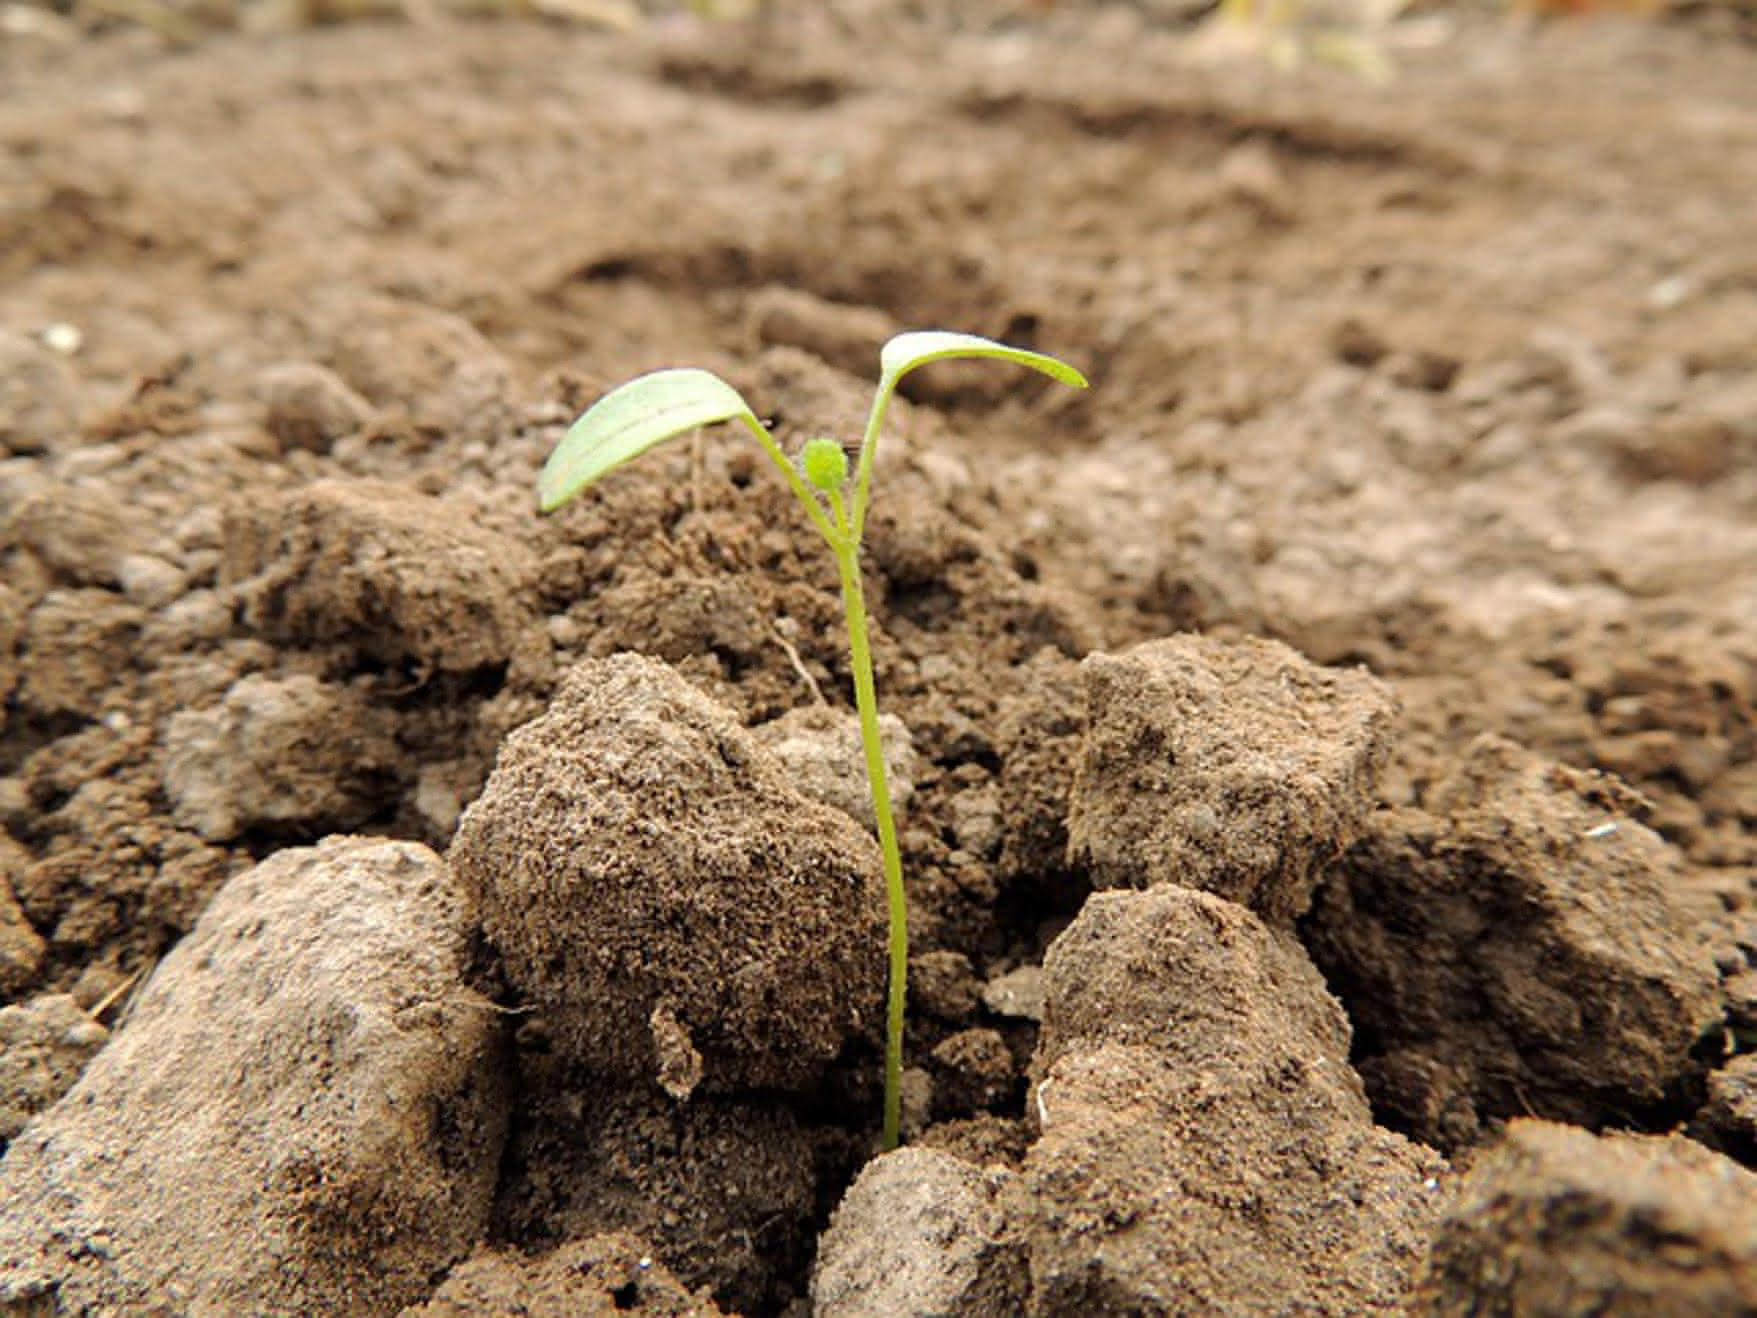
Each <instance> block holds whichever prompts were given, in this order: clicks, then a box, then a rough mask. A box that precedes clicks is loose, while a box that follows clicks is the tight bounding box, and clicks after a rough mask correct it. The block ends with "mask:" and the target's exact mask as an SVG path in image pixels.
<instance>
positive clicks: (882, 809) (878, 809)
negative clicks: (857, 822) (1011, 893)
mask: <svg viewBox="0 0 1757 1318" xmlns="http://www.w3.org/2000/svg"><path fill="white" fill-rule="evenodd" d="M829 497H830V506H831V509H832V510H833V511H834V513H835V520H836V524H837V527H838V529H839V530H840V532H841V534H840V535H838V536H836V537H835V538H834V539H833V540H831V542H830V547H831V548H832V549H834V550H835V553H836V568H837V571H838V572H839V573H840V574H841V578H842V609H843V612H844V614H845V615H846V616H847V621H848V655H849V660H850V666H851V667H852V668H853V670H854V706H855V709H856V710H857V711H858V712H859V715H860V744H861V748H862V749H863V750H864V751H865V752H866V779H867V783H868V785H869V786H870V787H871V789H872V813H873V819H874V822H875V823H876V824H877V825H878V840H879V851H880V853H881V854H882V855H883V858H884V867H885V900H886V903H887V905H888V907H889V914H890V989H889V992H888V994H887V996H886V1001H885V1112H884V1134H883V1138H882V1147H883V1148H884V1149H885V1150H886V1151H889V1150H891V1149H894V1148H896V1147H897V1143H898V1140H899V1138H900V1136H901V1127H902V1113H903V1015H904V1007H905V1005H906V1003H907V1000H908V976H909V900H908V894H907V892H906V890H905V889H904V887H903V853H902V850H901V849H900V848H899V847H898V845H897V822H896V819H895V818H894V817H893V816H892V814H891V789H890V783H889V780H888V779H887V777H886V775H885V751H884V742H883V739H882V738H881V736H880V733H879V718H878V688H877V684H876V683H875V682H874V680H873V675H872V645H871V643H870V641H869V640H868V637H867V624H866V596H865V592H864V590H863V589H862V587H861V584H860V539H859V536H858V533H857V532H856V530H855V528H854V526H853V524H852V522H851V520H850V518H849V516H848V512H847V509H846V508H845V507H844V505H843V502H842V497H841V495H840V494H839V493H832V494H831V495H830V496H829Z"/></svg>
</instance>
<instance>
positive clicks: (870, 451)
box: [849, 374, 897, 545]
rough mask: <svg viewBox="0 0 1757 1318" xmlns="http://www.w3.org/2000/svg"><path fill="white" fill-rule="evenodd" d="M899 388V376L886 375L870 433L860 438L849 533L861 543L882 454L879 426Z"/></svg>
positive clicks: (869, 421) (877, 394) (874, 399)
mask: <svg viewBox="0 0 1757 1318" xmlns="http://www.w3.org/2000/svg"><path fill="white" fill-rule="evenodd" d="M896 391H897V377H895V376H892V375H888V374H887V375H886V376H885V377H884V378H883V379H882V380H880V381H879V384H878V388H877V389H876V390H875V391H874V392H873V395H872V410H871V411H870V412H868V413H867V416H866V433H865V434H864V435H863V436H861V440H860V465H859V467H858V468H857V469H856V471H855V474H854V517H853V525H852V528H851V529H850V531H849V535H850V536H851V538H852V539H853V541H854V543H855V544H857V545H858V544H859V543H860V541H861V540H862V538H864V537H865V535H866V507H867V504H868V503H870V502H871V496H872V464H873V459H874V458H875V457H876V456H877V455H878V441H879V428H880V427H881V426H883V425H884V423H885V409H886V408H887V407H889V406H890V403H891V395H892V394H894V393H895V392H896Z"/></svg>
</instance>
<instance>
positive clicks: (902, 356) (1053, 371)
mask: <svg viewBox="0 0 1757 1318" xmlns="http://www.w3.org/2000/svg"><path fill="white" fill-rule="evenodd" d="M948 357H993V358H997V359H998V360H1000V361H1004V362H1014V363H1016V364H1017V365H1020V366H1028V367H1030V368H1031V369H1032V370H1034V371H1041V372H1042V373H1043V374H1045V375H1047V376H1049V377H1050V378H1051V379H1053V380H1060V381H1061V382H1062V383H1063V384H1067V385H1072V386H1073V387H1074V388H1076V389H1084V388H1085V387H1086V377H1085V376H1084V375H1081V374H1080V372H1079V371H1077V370H1075V369H1074V368H1073V367H1072V366H1069V365H1068V364H1067V363H1066V362H1064V361H1062V360H1061V359H1060V358H1059V357H1051V356H1049V355H1048V354H1047V353H1042V352H1032V351H1031V350H1030V349H1028V348H1014V347H1012V346H1010V345H1008V344H1005V343H996V342H995V341H994V340H993V339H984V338H981V337H979V336H977V335H975V334H954V333H952V332H951V331H949V330H916V331H912V332H911V333H908V334H899V335H897V336H896V338H894V339H892V340H891V341H890V342H889V343H887V344H885V346H884V349H883V350H882V351H881V352H880V353H879V365H880V367H881V368H882V369H883V371H884V375H885V379H886V380H887V381H889V382H890V383H891V384H892V385H895V384H896V382H897V381H898V380H901V379H902V378H903V377H904V376H905V375H907V374H908V373H909V372H910V371H913V370H914V369H915V368H916V367H917V366H925V365H927V363H929V362H937V361H943V360H945V359H946V358H948Z"/></svg>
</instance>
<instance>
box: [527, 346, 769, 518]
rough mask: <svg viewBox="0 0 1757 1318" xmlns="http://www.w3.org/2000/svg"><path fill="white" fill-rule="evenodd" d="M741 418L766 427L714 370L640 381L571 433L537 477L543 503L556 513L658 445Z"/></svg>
mask: <svg viewBox="0 0 1757 1318" xmlns="http://www.w3.org/2000/svg"><path fill="white" fill-rule="evenodd" d="M740 417H745V418H748V419H749V421H750V424H751V425H752V426H756V427H759V428H760V426H761V425H762V423H761V422H760V421H758V420H757V418H756V414H755V413H754V412H752V411H751V410H750V404H749V403H747V402H745V401H744V397H743V395H741V394H740V393H739V392H738V390H736V389H734V388H733V387H732V386H731V385H729V384H727V383H726V382H725V381H724V380H722V379H721V378H720V377H719V376H717V375H715V374H714V373H713V372H711V371H703V370H698V369H697V368H695V367H693V366H687V367H680V368H675V369H672V370H665V371H654V372H653V373H652V374H650V375H642V376H639V377H637V378H636V379H633V380H630V381H629V382H628V383H627V384H624V385H619V386H618V387H617V388H615V389H612V390H611V391H610V392H609V393H607V394H605V395H604V397H602V398H600V399H599V400H598V401H597V402H596V403H593V404H592V406H591V407H590V408H588V409H587V410H586V413H585V415H584V416H582V417H580V419H579V420H578V421H575V422H574V423H573V425H572V426H570V427H569V428H568V432H567V434H565V435H563V436H562V437H561V442H560V443H559V444H557V445H556V446H555V452H553V453H551V454H550V455H549V461H548V462H546V463H544V464H543V474H542V475H541V476H539V477H538V478H537V498H538V504H539V506H540V507H541V508H542V510H543V511H544V512H546V513H548V512H554V511H555V510H556V509H557V508H559V507H561V505H562V504H564V503H566V502H567V501H568V500H569V499H571V498H573V497H574V495H576V494H578V493H579V492H580V491H581V490H583V489H585V488H586V487H587V486H588V485H590V484H591V483H592V482H593V481H595V480H597V479H598V478H599V477H600V476H602V475H604V474H605V473H606V472H608V471H610V470H612V469H614V468H616V467H620V466H621V465H622V464H623V463H625V462H629V461H632V460H633V459H635V458H638V457H639V456H640V455H641V454H643V453H645V452H646V451H647V450H648V449H650V448H652V447H654V446H655V445H657V444H663V443H664V442H665V441H666V440H668V439H673V438H675V437H676V436H678V435H682V434H685V433H687V432H689V431H691V430H694V429H696V428H697V427H699V426H710V425H713V424H714V423H715V422H716V421H734V420H737V419H739V418H740Z"/></svg>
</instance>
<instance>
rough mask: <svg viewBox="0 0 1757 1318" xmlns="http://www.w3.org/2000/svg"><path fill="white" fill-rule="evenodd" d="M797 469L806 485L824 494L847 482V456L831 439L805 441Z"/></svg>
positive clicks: (837, 488)
mask: <svg viewBox="0 0 1757 1318" xmlns="http://www.w3.org/2000/svg"><path fill="white" fill-rule="evenodd" d="M799 467H800V470H801V471H803V472H804V473H805V480H806V483H807V484H808V485H812V486H815V487H816V488H817V489H820V490H822V491H823V492H824V493H825V494H828V493H830V492H831V491H833V490H839V489H841V488H842V486H843V484H844V483H846V481H847V480H848V455H847V454H846V453H844V452H842V446H841V445H840V444H838V443H837V442H836V441H835V440H833V439H821V438H820V439H811V440H807V441H806V444H805V448H804V449H802V450H801V451H800V454H799Z"/></svg>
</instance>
